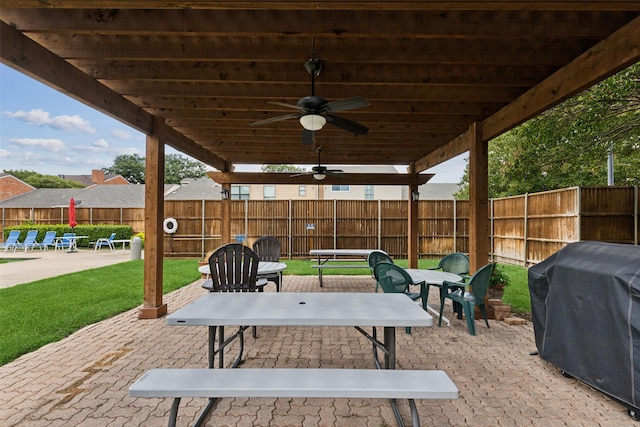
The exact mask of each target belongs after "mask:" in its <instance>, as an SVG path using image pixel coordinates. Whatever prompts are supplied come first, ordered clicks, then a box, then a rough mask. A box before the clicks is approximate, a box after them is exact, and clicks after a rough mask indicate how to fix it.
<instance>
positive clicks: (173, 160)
mask: <svg viewBox="0 0 640 427" xmlns="http://www.w3.org/2000/svg"><path fill="white" fill-rule="evenodd" d="M206 176H207V167H206V165H205V164H204V163H202V162H198V161H195V160H189V159H188V158H187V157H184V156H181V155H179V154H168V155H167V156H166V157H165V163H164V182H165V184H180V182H181V181H182V180H183V179H184V178H204V177H206Z"/></svg>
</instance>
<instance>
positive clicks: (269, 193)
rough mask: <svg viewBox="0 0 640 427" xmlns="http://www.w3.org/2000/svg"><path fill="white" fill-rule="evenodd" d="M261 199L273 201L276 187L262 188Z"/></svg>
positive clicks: (267, 186)
mask: <svg viewBox="0 0 640 427" xmlns="http://www.w3.org/2000/svg"><path fill="white" fill-rule="evenodd" d="M262 197H263V198H264V199H265V200H275V198H276V187H275V186H273V185H265V186H264V187H262Z"/></svg>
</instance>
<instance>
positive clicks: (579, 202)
mask: <svg viewBox="0 0 640 427" xmlns="http://www.w3.org/2000/svg"><path fill="white" fill-rule="evenodd" d="M577 191H578V196H577V197H576V198H577V200H578V209H577V210H578V242H580V241H582V187H578V188H577Z"/></svg>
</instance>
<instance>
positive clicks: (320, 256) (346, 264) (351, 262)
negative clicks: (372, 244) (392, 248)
mask: <svg viewBox="0 0 640 427" xmlns="http://www.w3.org/2000/svg"><path fill="white" fill-rule="evenodd" d="M377 250H378V249H312V250H310V251H309V255H310V256H311V257H313V258H315V259H316V260H315V262H316V263H315V264H312V265H311V268H316V269H318V281H319V282H320V287H322V270H323V269H326V268H367V267H369V263H368V259H369V255H370V254H371V252H373V251H377ZM333 263H336V264H333ZM363 263H364V264H365V265H362V264H363Z"/></svg>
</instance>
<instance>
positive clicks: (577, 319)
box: [528, 242, 640, 411]
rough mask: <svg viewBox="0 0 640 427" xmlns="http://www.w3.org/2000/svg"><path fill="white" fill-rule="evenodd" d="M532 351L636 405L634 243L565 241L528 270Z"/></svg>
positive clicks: (638, 273)
mask: <svg viewBox="0 0 640 427" xmlns="http://www.w3.org/2000/svg"><path fill="white" fill-rule="evenodd" d="M528 276H529V292H530V294H531V314H532V317H533V319H532V320H533V328H534V332H535V339H536V347H537V348H538V351H539V353H540V356H541V357H542V358H543V359H544V360H546V361H548V362H550V363H552V364H553V365H555V366H557V367H558V368H560V369H562V370H563V371H565V372H566V373H567V374H569V375H571V376H573V377H575V378H577V379H579V380H581V381H583V382H585V383H586V384H589V385H590V386H592V387H594V388H595V389H597V390H600V391H601V392H603V393H605V394H608V395H609V396H611V397H612V398H614V399H616V400H617V401H619V402H620V403H622V404H624V405H625V406H627V408H629V409H633V410H635V411H638V409H639V407H640V371H639V370H640V246H633V245H621V244H612V243H602V242H577V243H572V244H570V245H568V246H566V247H565V248H563V249H561V250H560V251H558V252H556V253H555V254H554V255H552V256H550V257H549V258H547V259H546V260H544V261H543V262H541V263H540V264H538V265H535V266H533V267H531V268H529V273H528Z"/></svg>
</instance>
